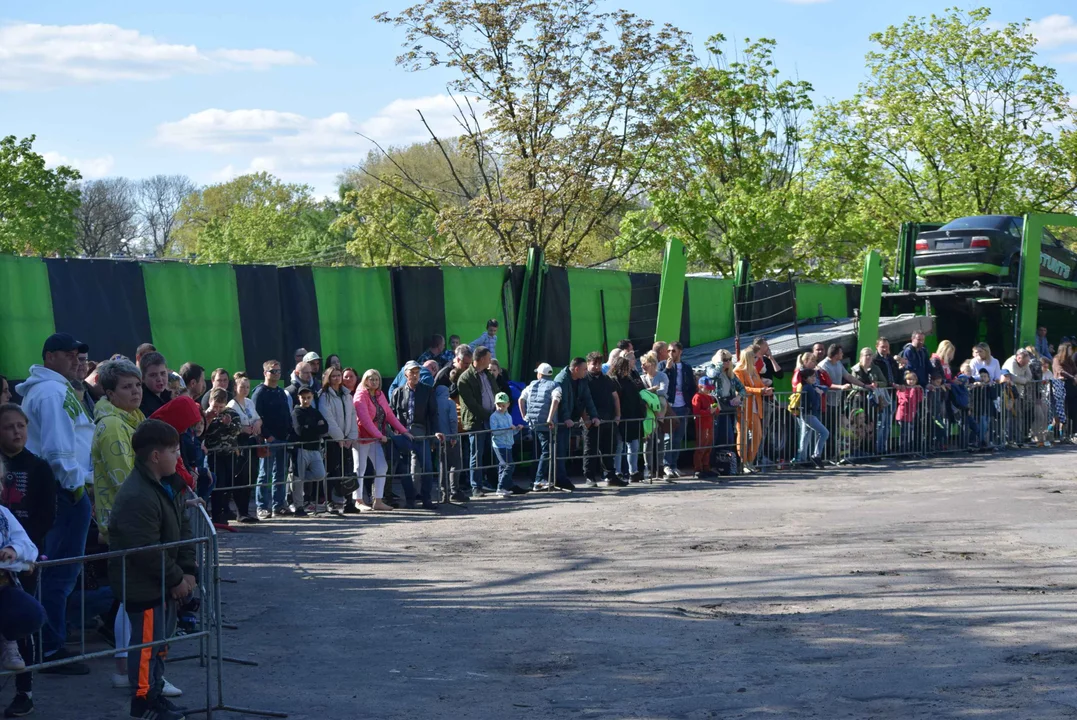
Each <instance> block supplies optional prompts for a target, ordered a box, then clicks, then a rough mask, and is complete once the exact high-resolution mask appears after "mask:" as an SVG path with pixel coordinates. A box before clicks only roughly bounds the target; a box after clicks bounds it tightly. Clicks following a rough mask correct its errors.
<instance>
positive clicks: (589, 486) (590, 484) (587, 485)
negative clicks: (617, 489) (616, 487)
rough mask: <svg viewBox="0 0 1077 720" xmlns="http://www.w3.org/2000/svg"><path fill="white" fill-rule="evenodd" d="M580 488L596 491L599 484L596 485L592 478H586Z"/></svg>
mask: <svg viewBox="0 0 1077 720" xmlns="http://www.w3.org/2000/svg"><path fill="white" fill-rule="evenodd" d="M580 487H582V488H587V489H588V490H594V489H595V488H596V487H598V483H596V482H595V481H594V480H592V479H591V478H584V481H583V482H582V483H580Z"/></svg>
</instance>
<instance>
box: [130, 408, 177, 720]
mask: <svg viewBox="0 0 1077 720" xmlns="http://www.w3.org/2000/svg"><path fill="white" fill-rule="evenodd" d="M131 448H132V449H133V450H134V452H135V467H134V469H133V470H132V471H131V474H130V475H128V476H127V479H126V480H124V482H123V485H121V486H120V489H119V491H118V492H117V493H116V497H115V500H114V501H113V504H112V515H111V516H110V517H109V523H108V537H109V548H110V549H112V550H130V549H133V548H142V547H149V546H152V545H162V544H169V543H177V542H179V541H181V540H190V539H191V538H192V534H191V526H190V523H189V522H188V520H187V513H186V512H185V510H186V503H185V502H184V498H183V493H184V490H185V489H186V488H187V486H186V484H185V483H184V482H183V480H182V479H181V478H180V476H179V475H177V474H176V463H177V462H178V461H179V456H180V438H179V433H177V432H176V430H175V428H173V427H172V426H171V425H169V424H168V423H165V422H162V421H160V420H147V421H146V422H144V423H142V424H141V425H139V426H138V429H137V430H135V434H134V435H133V436H132V438H131ZM197 575H198V568H197V565H196V563H195V548H194V545H191V544H186V545H174V546H173V547H170V548H168V549H165V550H149V551H146V552H141V553H133V554H130V555H124V556H118V557H113V558H110V559H109V568H108V577H109V581H110V582H111V584H112V592H113V593H114V594H115V595H116V597H118V598H120V599H121V600H122V601H123V603H124V609H125V610H126V611H127V617H128V618H129V619H130V620H131V640H132V642H133V643H134V644H139V645H141V644H148V645H147V647H146V648H140V649H137V650H131V651H130V652H129V653H128V654H127V675H128V677H129V678H130V681H131V687H132V688H133V689H134V696H133V697H132V698H131V717H135V718H142V717H144V718H154V719H155V720H183V717H184V715H183V713H182V712H180V711H179V710H178V709H177V708H176V707H175V706H174V705H173V704H172V702H171V701H170V700H168V698H166V697H164V696H163V695H162V694H161V691H162V689H163V688H164V670H165V656H166V655H167V653H168V643H167V640H168V638H169V637H171V636H172V634H173V633H174V632H175V630H176V616H177V607H178V605H179V603H181V602H183V601H185V600H186V599H187V598H188V597H190V595H191V593H193V592H194V589H195V586H196V584H197V580H196V576H197ZM125 580H126V582H125ZM162 592H163V593H164V595H162Z"/></svg>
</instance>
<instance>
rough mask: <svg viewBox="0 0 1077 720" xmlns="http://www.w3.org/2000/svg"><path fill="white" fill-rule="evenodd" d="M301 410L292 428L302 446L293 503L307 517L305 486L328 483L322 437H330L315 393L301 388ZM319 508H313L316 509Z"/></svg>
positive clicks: (295, 411)
mask: <svg viewBox="0 0 1077 720" xmlns="http://www.w3.org/2000/svg"><path fill="white" fill-rule="evenodd" d="M296 395H297V397H298V399H299V407H296V408H293V409H292V429H293V430H294V431H295V435H296V437H297V438H298V440H299V442H300V443H302V444H301V445H300V446H299V447H298V448H297V449H296V453H295V480H294V481H293V482H292V502H293V503H294V504H295V515H296V517H306V516H307V511H306V509H305V508H304V507H303V485H304V483H307V482H321V481H322V480H325V463H324V462H323V461H322V438H323V437H325V436H326V435H328V434H329V423H327V422H326V421H325V418H324V417H323V416H322V414H321V413H320V412H319V411H318V408H316V407H314V391H312V390H311V389H310V388H309V387H301V388H299V391H298V392H297V394H296ZM314 509H317V508H312V510H314Z"/></svg>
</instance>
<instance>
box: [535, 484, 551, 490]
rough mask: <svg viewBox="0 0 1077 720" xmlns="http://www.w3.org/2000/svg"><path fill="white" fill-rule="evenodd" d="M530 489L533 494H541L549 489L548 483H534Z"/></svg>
mask: <svg viewBox="0 0 1077 720" xmlns="http://www.w3.org/2000/svg"><path fill="white" fill-rule="evenodd" d="M531 489H532V490H533V491H535V492H543V491H545V490H549V489H550V485H549V483H535V484H534V485H532V486H531Z"/></svg>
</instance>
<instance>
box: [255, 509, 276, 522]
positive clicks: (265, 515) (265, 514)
mask: <svg viewBox="0 0 1077 720" xmlns="http://www.w3.org/2000/svg"><path fill="white" fill-rule="evenodd" d="M271 517H273V513H271V512H269V511H268V510H259V511H258V519H259V520H268V519H269V518H271Z"/></svg>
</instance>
